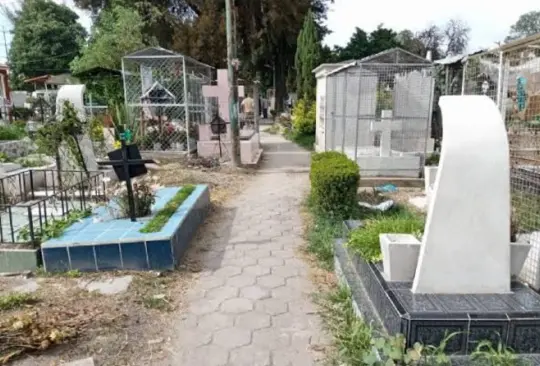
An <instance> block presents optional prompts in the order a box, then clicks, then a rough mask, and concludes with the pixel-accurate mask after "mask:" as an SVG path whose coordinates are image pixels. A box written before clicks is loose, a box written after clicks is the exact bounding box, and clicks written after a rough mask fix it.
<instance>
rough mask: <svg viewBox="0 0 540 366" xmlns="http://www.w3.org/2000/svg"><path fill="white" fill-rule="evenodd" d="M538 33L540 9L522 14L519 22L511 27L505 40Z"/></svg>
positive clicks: (539, 29) (539, 30)
mask: <svg viewBox="0 0 540 366" xmlns="http://www.w3.org/2000/svg"><path fill="white" fill-rule="evenodd" d="M536 33H540V11H530V12H528V13H525V14H522V15H521V16H520V17H519V19H518V20H517V22H516V23H515V24H514V25H512V26H511V27H510V34H509V35H508V37H506V40H505V41H506V42H508V41H512V40H515V39H519V38H523V37H527V36H532V35H533V34H536Z"/></svg>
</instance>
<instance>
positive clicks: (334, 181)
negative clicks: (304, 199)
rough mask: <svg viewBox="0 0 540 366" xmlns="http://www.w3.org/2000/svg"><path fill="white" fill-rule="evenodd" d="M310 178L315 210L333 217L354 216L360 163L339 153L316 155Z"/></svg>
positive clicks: (312, 163)
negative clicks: (352, 214)
mask: <svg viewBox="0 0 540 366" xmlns="http://www.w3.org/2000/svg"><path fill="white" fill-rule="evenodd" d="M309 177H310V180H311V199H312V202H313V205H314V208H315V209H317V210H319V211H321V212H323V213H325V214H328V215H330V216H333V217H341V218H347V217H348V216H349V215H351V213H352V212H353V210H354V209H355V208H356V207H357V202H356V195H357V191H358V182H359V180H360V169H359V168H358V164H356V163H355V162H354V161H352V160H350V159H349V158H347V156H346V155H345V154H341V153H338V152H324V153H320V154H314V156H313V158H312V162H311V171H310V174H309Z"/></svg>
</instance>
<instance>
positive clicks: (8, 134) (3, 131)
mask: <svg viewBox="0 0 540 366" xmlns="http://www.w3.org/2000/svg"><path fill="white" fill-rule="evenodd" d="M25 136H26V131H25V130H24V127H21V126H20V125H17V124H9V125H5V126H0V141H14V140H20V139H22V138H23V137H25Z"/></svg>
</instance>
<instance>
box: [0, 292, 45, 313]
mask: <svg viewBox="0 0 540 366" xmlns="http://www.w3.org/2000/svg"><path fill="white" fill-rule="evenodd" d="M35 302H37V299H36V298H35V297H34V296H32V295H30V294H24V293H13V294H8V295H3V296H0V310H12V309H16V308H19V307H21V306H24V305H29V304H33V303H35Z"/></svg>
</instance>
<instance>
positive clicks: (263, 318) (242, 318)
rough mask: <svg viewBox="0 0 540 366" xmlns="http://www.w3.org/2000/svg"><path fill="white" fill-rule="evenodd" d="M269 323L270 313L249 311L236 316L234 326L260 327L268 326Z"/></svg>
mask: <svg viewBox="0 0 540 366" xmlns="http://www.w3.org/2000/svg"><path fill="white" fill-rule="evenodd" d="M270 324H271V319H270V315H268V314H265V313H261V312H257V311H250V312H249V313H245V314H240V315H238V316H237V317H236V322H235V326H236V327H237V328H242V329H251V330H255V329H262V328H268V327H269V326H270Z"/></svg>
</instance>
